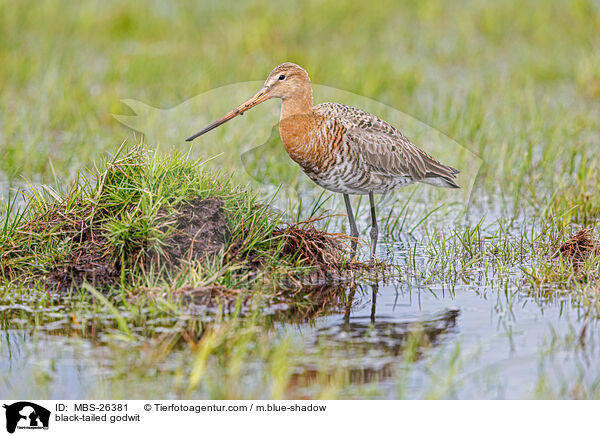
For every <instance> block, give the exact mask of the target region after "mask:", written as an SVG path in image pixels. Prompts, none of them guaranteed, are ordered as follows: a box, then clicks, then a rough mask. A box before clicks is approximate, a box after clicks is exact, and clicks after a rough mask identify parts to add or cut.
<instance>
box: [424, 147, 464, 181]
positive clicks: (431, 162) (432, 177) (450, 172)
mask: <svg viewBox="0 0 600 436" xmlns="http://www.w3.org/2000/svg"><path fill="white" fill-rule="evenodd" d="M423 162H424V163H425V169H426V172H425V177H424V178H423V179H422V180H420V181H421V182H423V183H427V184H429V185H433V186H437V187H439V188H455V189H456V188H460V186H459V185H458V184H457V183H456V182H455V179H456V175H457V174H458V173H459V172H460V171H458V170H457V169H456V168H453V167H451V166H448V165H444V164H443V163H441V162H440V161H438V160H437V159H435V158H433V157H431V156H429V155H428V154H427V153H423Z"/></svg>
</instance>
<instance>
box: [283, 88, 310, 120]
mask: <svg viewBox="0 0 600 436" xmlns="http://www.w3.org/2000/svg"><path fill="white" fill-rule="evenodd" d="M312 112H313V97H312V89H311V86H310V82H308V83H305V84H303V86H302V87H300V88H296V89H295V90H294V93H293V94H291V95H289V96H287V97H285V98H283V99H282V102H281V116H280V117H279V121H280V122H281V121H283V120H285V119H286V118H293V117H297V116H299V115H310V114H312Z"/></svg>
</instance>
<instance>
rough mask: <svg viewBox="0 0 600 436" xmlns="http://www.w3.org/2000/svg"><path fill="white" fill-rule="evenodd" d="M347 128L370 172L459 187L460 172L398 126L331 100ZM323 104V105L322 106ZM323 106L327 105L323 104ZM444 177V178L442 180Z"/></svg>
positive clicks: (347, 135)
mask: <svg viewBox="0 0 600 436" xmlns="http://www.w3.org/2000/svg"><path fill="white" fill-rule="evenodd" d="M327 105H332V106H331V107H329V110H335V111H336V112H337V114H336V115H337V116H338V117H340V115H341V118H342V119H343V121H344V124H345V127H346V132H345V136H346V141H348V144H349V145H350V146H351V147H352V148H354V147H357V148H358V149H360V154H361V156H362V157H363V159H364V161H365V162H366V164H367V165H369V167H370V168H371V171H373V172H375V173H379V174H383V175H386V176H398V177H403V176H410V177H411V178H412V179H413V180H415V181H425V182H427V183H430V182H432V183H433V184H438V183H437V182H438V181H439V182H441V184H440V186H446V187H453V188H458V187H459V186H458V185H457V184H456V183H455V182H454V179H456V175H457V174H458V173H459V171H458V170H457V169H455V168H452V167H450V166H448V165H444V164H442V163H441V162H439V161H438V160H437V159H435V158H434V157H432V156H430V155H429V154H427V153H425V152H424V151H423V150H421V149H419V148H418V147H417V146H415V145H414V144H413V143H411V142H410V141H409V140H408V139H407V138H406V137H405V136H404V135H403V134H402V133H401V132H400V131H399V130H398V129H396V128H395V127H394V126H392V125H391V124H389V123H387V122H385V121H383V120H382V119H380V118H378V117H376V116H375V115H372V114H370V113H368V112H364V111H362V110H361V109H357V108H354V107H351V106H345V105H340V104H337V103H328V104H327ZM320 106H321V105H320ZM323 106H324V105H323ZM334 106H335V107H334ZM439 179H441V180H439Z"/></svg>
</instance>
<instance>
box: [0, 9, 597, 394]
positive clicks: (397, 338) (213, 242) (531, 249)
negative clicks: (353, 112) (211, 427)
mask: <svg viewBox="0 0 600 436" xmlns="http://www.w3.org/2000/svg"><path fill="white" fill-rule="evenodd" d="M262 3H264V4H262ZM230 6H231V5H229V4H228V2H204V3H202V4H199V3H198V2H191V1H190V2H179V3H177V4H176V5H175V4H168V3H166V2H160V1H156V2H151V3H150V4H144V5H142V4H139V5H136V4H129V5H124V4H122V3H120V2H116V1H115V2H113V1H108V2H106V1H105V2H86V3H83V4H76V3H72V2H66V1H65V2H63V1H59V0H57V1H52V2H46V3H43V4H42V3H38V2H20V3H18V4H13V3H10V2H4V1H0V34H2V38H0V87H1V89H2V92H1V93H0V153H1V156H2V158H1V159H0V175H1V176H2V179H1V181H0V195H1V196H2V201H1V203H0V204H1V206H0V207H1V211H0V213H1V220H0V261H1V271H2V278H1V284H0V323H1V324H0V325H1V336H0V356H1V357H0V368H1V371H0V372H1V374H2V375H1V376H0V393H1V394H2V396H4V397H15V398H16V397H20V398H22V397H32V398H42V397H48V398H59V397H60V398H145V397H179V398H598V397H600V378H599V376H598V374H600V371H599V369H600V367H599V364H598V362H600V360H599V357H600V355H599V350H600V337H599V336H598V331H599V330H598V327H599V317H600V252H599V249H598V240H599V238H600V236H599V230H598V227H597V220H598V216H599V213H600V159H599V158H600V156H599V154H600V151H599V150H600V147H599V144H600V45H599V44H598V38H597V29H598V28H600V7H599V6H598V4H597V3H596V2H593V1H585V0H579V1H574V2H563V1H560V0H556V1H551V2H541V1H540V2H532V3H526V4H524V3H523V2H517V1H513V0H506V1H501V2H478V1H472V2H464V3H461V4H460V5H456V4H452V5H451V4H446V3H444V2H439V1H433V0H432V1H420V2H417V3H412V2H408V3H404V4H398V3H397V2H383V3H381V2H380V3H378V4H377V6H376V7H373V6H372V7H367V6H366V5H365V6H361V5H359V4H355V5H351V6H348V5H342V4H341V3H340V4H338V3H335V2H330V3H326V4H323V3H321V2H302V3H294V2H292V3H286V4H280V5H279V7H278V8H277V9H276V10H275V9H271V8H270V7H269V5H268V4H267V2H258V3H255V4H252V5H250V4H248V5H237V6H236V7H235V8H232V7H230ZM240 16H243V17H244V19H243V20H240V19H239V17H240ZM332 52H335V56H336V60H335V62H332V61H331V53H332ZM283 61H294V62H296V63H298V64H300V65H302V66H304V67H305V68H306V69H307V70H308V71H309V73H310V75H311V77H312V79H313V81H314V82H317V83H321V84H326V85H328V86H330V87H335V88H339V89H344V90H347V91H349V92H351V93H353V94H356V95H362V96H368V97H369V98H371V99H374V100H377V101H380V102H382V103H383V104H385V105H387V106H390V107H393V108H396V109H397V110H398V111H401V112H403V113H406V114H410V115H411V116H412V117H414V118H415V119H418V120H420V121H422V122H423V123H425V124H426V125H429V126H431V128H432V130H436V131H439V132H443V133H444V134H445V135H447V136H448V137H450V138H452V139H453V140H454V141H455V142H450V141H447V142H444V141H441V142H438V143H436V144H433V145H432V146H437V147H438V148H437V149H436V152H437V153H443V152H444V146H446V145H448V147H447V148H448V149H447V150H446V153H447V157H448V158H449V159H451V162H450V163H451V164H452V166H455V167H457V168H459V169H461V170H463V172H464V175H463V176H462V177H464V178H463V179H462V180H461V181H459V183H463V184H465V183H466V186H468V187H469V189H468V190H465V191H464V192H466V194H467V195H466V198H464V197H463V198H460V199H457V198H454V197H452V198H451V197H447V196H445V194H440V193H439V192H437V191H435V190H434V189H433V188H426V187H418V188H416V189H413V187H409V188H407V189H405V190H403V191H401V192H398V193H397V194H395V195H393V196H388V197H385V198H378V202H379V204H380V205H381V206H380V207H381V209H380V216H381V217H382V229H381V233H380V237H381V238H383V239H384V243H383V244H382V245H381V247H379V249H378V256H379V259H380V261H381V262H380V264H378V265H376V266H375V267H370V268H365V265H363V264H360V263H359V262H352V261H351V260H350V259H348V256H347V252H346V249H345V248H346V245H347V243H348V240H347V238H346V237H345V236H343V235H342V234H341V233H342V232H346V231H347V223H346V220H345V217H344V216H343V205H342V203H341V200H340V199H338V198H336V197H335V196H330V195H329V194H328V193H324V192H322V191H321V190H320V189H318V188H316V187H315V186H314V185H312V184H311V183H309V182H308V181H307V180H306V179H305V178H303V176H302V175H300V174H298V173H297V172H295V170H294V169H293V167H292V163H291V162H290V161H289V160H288V159H287V158H286V156H285V155H284V154H277V153H280V152H281V147H279V142H278V138H277V134H276V131H275V133H274V134H273V130H272V127H273V125H274V123H276V117H271V118H269V114H270V112H268V110H269V108H267V109H265V111H264V112H257V113H256V115H251V114H250V113H249V114H248V118H249V119H248V121H251V122H252V123H254V124H256V123H261V122H262V127H261V128H263V129H264V131H265V132H267V133H266V135H267V137H269V139H268V140H267V142H265V141H264V139H262V138H261V139H260V140H259V141H258V144H264V145H263V146H262V148H260V149H254V152H253V153H250V154H249V153H248V152H249V150H250V151H251V150H253V149H252V146H253V144H251V143H250V142H248V141H247V140H246V139H245V138H246V137H240V136H239V133H238V132H239V131H240V130H244V129H246V133H247V132H248V129H247V127H248V126H249V125H250V124H237V125H236V124H233V123H230V124H228V125H227V127H225V126H224V127H223V130H222V131H221V132H219V133H216V134H215V135H214V136H211V137H210V138H208V137H207V139H206V141H205V142H203V143H202V144H195V145H194V146H193V147H191V148H189V147H188V146H185V145H183V144H184V139H185V137H187V136H189V134H191V133H193V131H195V130H193V129H195V128H199V127H202V126H201V125H194V126H193V127H192V122H194V123H196V122H197V121H196V120H194V116H195V115H194V114H193V113H192V114H189V117H190V119H189V120H186V121H185V122H186V123H188V122H189V126H188V127H189V128H190V129H191V130H190V131H189V132H188V131H185V132H181V142H180V143H179V142H168V141H164V140H163V141H161V142H160V143H152V142H151V141H150V140H147V139H154V138H153V137H159V136H160V135H158V134H155V133H153V132H145V131H139V132H137V133H133V132H132V131H131V130H130V129H129V128H127V127H126V126H124V125H123V124H121V123H119V122H117V121H116V119H115V118H114V117H113V116H112V114H113V113H114V114H128V115H132V112H131V109H130V108H131V105H127V104H125V103H122V102H121V99H124V98H136V99H137V100H140V101H144V102H147V103H148V104H150V105H152V106H154V107H160V108H164V109H165V110H164V112H161V113H163V114H166V112H167V110H166V108H172V107H175V106H177V105H179V104H180V103H181V102H183V101H186V100H188V99H190V98H192V97H194V96H196V95H198V94H201V93H203V92H205V91H208V90H211V89H214V88H217V87H219V86H223V85H227V84H231V83H234V82H241V81H247V80H257V79H260V78H262V77H264V76H265V75H266V73H268V71H270V69H271V68H272V67H273V66H274V65H277V64H278V63H281V62H283ZM317 89H318V88H317ZM321 94H323V95H324V94H325V92H324V91H323V92H322V93H321ZM340 95H341V94H340ZM249 96H250V95H246V97H249ZM230 103H231V104H230ZM238 103H239V102H238V101H232V102H224V103H223V104H226V105H227V106H231V107H233V106H234V105H235V104H238ZM185 108H186V107H185V106H184V109H185ZM196 109H197V108H196ZM365 109H369V108H365ZM207 110H208V109H207ZM213 110H215V111H216V110H220V109H218V108H217V109H214V108H213ZM257 110H258V109H257ZM177 113H178V114H179V113H181V112H177ZM140 114H141V112H138V113H137V115H138V116H140ZM142 115H143V114H142ZM212 115H213V114H211V115H210V116H212ZM381 115H382V116H384V117H385V116H386V115H390V114H388V113H382V114H381ZM198 116H201V114H198ZM210 116H207V117H210ZM390 116H393V114H391V115H390ZM251 117H254V118H251ZM394 120H395V121H398V120H400V121H402V120H404V119H403V118H397V119H396V118H395V119H394ZM406 121H410V120H406ZM242 122H244V123H245V122H246V121H241V122H240V123H242ZM200 124H201V123H200ZM397 126H398V127H399V128H400V129H401V130H403V131H404V133H405V134H406V135H407V136H408V137H409V138H411V139H413V140H415V142H417V143H418V145H419V146H421V147H422V148H423V149H425V150H428V144H427V143H419V142H418V141H417V140H418V139H422V138H426V137H427V136H426V135H425V136H423V135H421V134H420V133H419V131H418V129H417V127H418V126H417V125H416V124H415V125H414V126H413V125H411V124H410V123H407V124H402V125H397ZM188 127H186V128H188ZM407 129H408V130H407ZM140 130H141V129H140ZM158 130H160V129H158ZM192 130H193V131H192ZM196 130H197V129H196ZM142 136H144V138H145V139H143V138H142ZM149 137H152V138H149ZM431 137H433V135H432V136H431ZM124 138H127V139H126V140H125V142H124V143H123V139H124ZM119 144H122V145H121V146H119ZM449 144H460V146H461V149H463V150H468V151H469V153H463V152H457V151H456V149H453V148H450V147H449ZM254 145H256V144H254ZM203 147H205V148H204V149H203ZM440 147H441V148H440ZM220 153H222V155H221V157H220V158H219V159H221V160H220V161H218V162H219V163H220V164H219V166H217V164H216V163H217V160H216V159H215V160H209V159H207V156H208V157H210V156H212V155H215V154H220ZM473 156H478V158H479V159H480V164H481V165H479V164H478V165H474V160H473ZM439 157H440V158H443V157H444V156H439ZM234 158H235V159H234ZM239 162H242V164H243V165H245V171H246V172H247V174H249V175H250V177H252V178H254V179H257V180H258V181H259V182H260V183H262V184H263V186H267V185H269V186H270V188H269V189H266V188H265V190H264V191H263V192H259V191H257V190H256V187H253V186H248V185H246V184H244V183H242V182H240V179H239V178H238V175H239V173H240V171H241V170H242V168H239V167H237V166H236V165H238V164H239ZM217 167H218V169H217ZM475 170H476V171H475ZM282 179H283V180H285V183H286V185H287V186H289V187H290V188H291V189H293V190H295V192H298V193H299V195H298V197H297V198H295V199H294V201H291V202H290V204H286V205H285V206H286V207H285V208H284V209H282V208H281V207H280V205H277V206H278V207H277V208H275V207H274V206H275V203H276V202H277V198H278V190H277V181H278V180H282ZM271 188H272V189H271ZM259 189H260V186H259ZM279 192H281V191H279ZM356 209H358V221H359V223H360V225H359V226H360V228H361V229H362V230H363V232H365V233H364V234H365V235H366V229H367V227H368V208H367V207H366V203H365V200H360V199H358V198H357V199H355V210H356ZM207 223H208V225H207ZM31 380H34V381H35V382H34V383H31V382H30V381H31Z"/></svg>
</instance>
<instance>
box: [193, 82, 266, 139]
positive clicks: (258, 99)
mask: <svg viewBox="0 0 600 436" xmlns="http://www.w3.org/2000/svg"><path fill="white" fill-rule="evenodd" d="M268 99H269V94H268V93H267V88H263V89H261V90H260V91H259V92H258V93H256V95H255V96H254V97H252V98H251V99H250V100H248V101H246V102H245V103H242V104H241V105H239V106H238V107H236V108H235V109H234V110H232V111H231V112H228V113H227V114H225V115H223V116H222V117H221V118H219V119H218V120H217V121H213V122H212V123H210V124H209V125H208V126H206V127H205V128H204V129H202V130H200V131H199V132H198V133H196V134H195V135H192V136H190V137H189V138H187V139H186V141H193V140H194V139H196V138H197V137H198V136H200V135H204V134H205V133H206V132H210V131H211V130H212V129H216V128H217V127H219V126H220V125H221V124H224V123H226V122H227V121H229V120H230V119H232V118H235V117H237V116H238V115H240V114H243V113H244V112H246V111H247V110H248V109H251V108H253V107H254V106H256V105H257V104H260V103H262V102H263V101H265V100H268Z"/></svg>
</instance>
